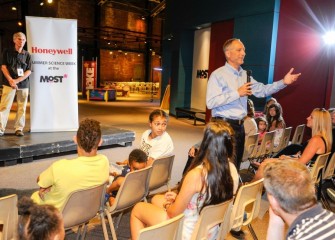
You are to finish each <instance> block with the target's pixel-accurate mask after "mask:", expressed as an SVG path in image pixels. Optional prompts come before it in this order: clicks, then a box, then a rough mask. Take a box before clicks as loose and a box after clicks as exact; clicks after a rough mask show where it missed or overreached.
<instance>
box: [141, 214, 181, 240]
mask: <svg viewBox="0 0 335 240" xmlns="http://www.w3.org/2000/svg"><path fill="white" fill-rule="evenodd" d="M183 219H184V214H183V213H182V214H179V215H178V216H176V217H174V218H171V219H169V220H166V221H164V222H162V223H160V224H157V225H154V226H151V227H147V228H144V229H142V230H140V233H139V236H138V238H137V239H138V240H157V239H160V240H177V236H178V229H179V228H180V226H181V225H182V223H183Z"/></svg>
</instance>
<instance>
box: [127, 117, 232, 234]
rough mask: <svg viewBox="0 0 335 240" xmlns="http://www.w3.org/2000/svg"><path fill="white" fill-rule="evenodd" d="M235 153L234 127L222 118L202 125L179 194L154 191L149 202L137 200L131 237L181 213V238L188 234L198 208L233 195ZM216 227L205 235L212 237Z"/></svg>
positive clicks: (215, 232) (196, 218) (132, 214)
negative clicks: (199, 143) (194, 156)
mask: <svg viewBox="0 0 335 240" xmlns="http://www.w3.org/2000/svg"><path fill="white" fill-rule="evenodd" d="M233 155H234V138H233V130H232V129H231V128H230V126H229V125H228V124H227V123H226V122H224V121H216V122H210V123H208V124H207V126H206V128H205V134H204V138H203V140H202V143H201V145H200V148H199V153H198V154H197V156H196V158H195V159H194V161H193V162H192V164H191V166H190V168H189V170H188V172H187V173H186V175H185V176H184V178H183V180H182V183H181V187H180V189H179V192H178V194H177V193H175V192H167V193H165V195H156V196H154V198H153V199H152V201H151V202H152V203H144V202H140V203H138V204H136V205H135V207H134V208H133V210H132V212H131V217H130V229H131V236H132V239H133V240H134V239H137V237H138V234H139V231H140V230H141V229H143V228H145V227H149V226H152V225H155V224H158V223H161V222H163V221H165V220H167V219H170V218H172V217H175V216H177V215H179V214H181V213H184V215H185V218H184V224H183V233H182V235H183V237H182V239H183V240H187V239H190V238H191V235H192V232H193V230H194V227H195V223H196V222H197V220H198V218H199V214H200V212H201V210H202V209H203V208H204V207H205V206H208V205H213V204H218V203H222V202H224V201H227V200H229V199H231V198H232V197H233V194H234V193H235V192H236V190H237V186H238V174H237V171H236V168H235V166H234V164H232V163H230V162H229V159H231V158H232V157H233ZM216 234H217V228H213V229H212V230H211V231H210V235H209V236H207V239H215V237H216Z"/></svg>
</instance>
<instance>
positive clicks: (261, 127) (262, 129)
mask: <svg viewBox="0 0 335 240" xmlns="http://www.w3.org/2000/svg"><path fill="white" fill-rule="evenodd" d="M255 120H256V123H257V128H258V133H259V135H258V144H261V143H262V140H263V138H264V136H265V133H266V132H267V131H266V129H267V128H268V122H267V121H266V119H265V118H264V117H258V118H256V119H255Z"/></svg>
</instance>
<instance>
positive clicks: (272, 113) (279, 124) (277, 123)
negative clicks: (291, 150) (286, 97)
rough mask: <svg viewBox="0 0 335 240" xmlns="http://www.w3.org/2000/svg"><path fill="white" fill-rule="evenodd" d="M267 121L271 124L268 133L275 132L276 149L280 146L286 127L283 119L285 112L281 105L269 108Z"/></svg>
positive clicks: (276, 104) (272, 105)
mask: <svg viewBox="0 0 335 240" xmlns="http://www.w3.org/2000/svg"><path fill="white" fill-rule="evenodd" d="M266 120H267V121H268V124H269V125H268V131H269V132H271V131H275V136H274V141H273V145H274V146H275V147H276V146H278V145H279V141H280V138H281V136H282V135H283V132H284V129H285V127H286V126H285V121H284V119H283V110H282V107H281V105H280V104H279V103H274V104H271V105H270V106H269V108H268V112H267V114H266Z"/></svg>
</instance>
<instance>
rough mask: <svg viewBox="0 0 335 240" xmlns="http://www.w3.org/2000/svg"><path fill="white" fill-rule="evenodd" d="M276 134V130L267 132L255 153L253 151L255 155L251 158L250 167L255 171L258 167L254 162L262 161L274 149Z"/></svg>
mask: <svg viewBox="0 0 335 240" xmlns="http://www.w3.org/2000/svg"><path fill="white" fill-rule="evenodd" d="M274 135H275V132H274V131H271V132H267V133H265V136H264V138H263V140H262V143H261V145H260V146H258V148H255V153H253V157H252V158H249V161H250V167H251V169H253V170H254V171H255V170H256V169H258V167H257V165H255V164H253V163H254V162H262V161H263V160H264V159H265V158H267V157H269V156H271V154H272V151H273V140H274ZM250 167H249V170H250Z"/></svg>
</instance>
